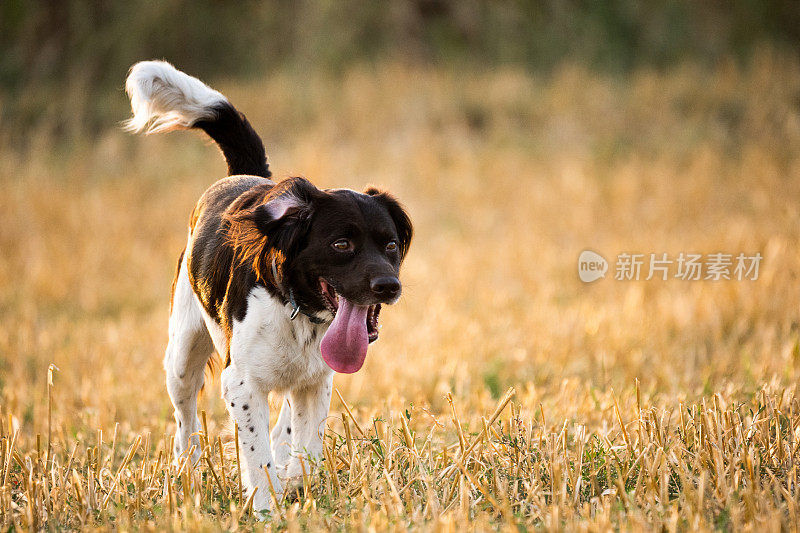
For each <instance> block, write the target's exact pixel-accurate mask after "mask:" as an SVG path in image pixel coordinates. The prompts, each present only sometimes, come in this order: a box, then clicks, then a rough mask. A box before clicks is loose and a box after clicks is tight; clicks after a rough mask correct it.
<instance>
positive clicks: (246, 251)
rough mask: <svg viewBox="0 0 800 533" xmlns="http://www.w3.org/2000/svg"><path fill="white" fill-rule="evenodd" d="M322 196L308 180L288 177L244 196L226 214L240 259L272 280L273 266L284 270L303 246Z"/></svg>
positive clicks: (229, 237)
mask: <svg viewBox="0 0 800 533" xmlns="http://www.w3.org/2000/svg"><path fill="white" fill-rule="evenodd" d="M319 194H322V192H321V191H320V190H319V189H317V188H316V187H315V186H314V185H313V184H312V183H311V182H310V181H308V180H307V179H305V178H288V179H286V180H283V181H281V182H280V183H278V184H277V185H275V186H273V187H271V188H269V189H266V190H264V189H263V188H261V189H258V188H254V189H251V190H250V191H248V192H247V193H245V194H243V195H242V196H241V197H240V198H239V199H238V200H237V201H236V202H234V204H233V205H231V207H230V208H229V210H228V212H227V213H226V215H225V218H226V219H227V221H228V223H229V227H228V229H227V234H228V239H229V242H230V243H231V245H232V246H233V248H234V250H235V252H236V256H237V258H238V260H239V261H240V262H245V263H251V264H252V266H253V267H254V269H255V270H256V272H257V273H258V275H259V276H260V277H273V276H271V274H272V273H273V272H272V271H273V267H272V265H273V264H274V265H275V268H276V269H277V270H281V266H282V264H283V262H284V261H285V260H286V258H287V257H291V256H292V255H294V253H295V252H296V251H297V250H298V249H299V248H300V246H301V245H302V240H303V238H304V236H305V235H306V234H307V233H308V229H309V227H310V224H311V215H312V213H313V204H314V198H315V197H316V195H319Z"/></svg>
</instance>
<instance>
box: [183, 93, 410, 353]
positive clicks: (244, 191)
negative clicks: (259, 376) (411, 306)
mask: <svg viewBox="0 0 800 533" xmlns="http://www.w3.org/2000/svg"><path fill="white" fill-rule="evenodd" d="M193 127H195V128H199V129H202V130H204V131H205V132H206V133H208V134H209V135H210V136H211V137H212V138H213V139H214V140H215V141H216V143H217V144H218V145H219V146H220V148H221V149H222V151H223V154H224V156H225V159H226V161H227V163H228V172H229V174H230V176H229V177H228V178H225V179H224V180H221V181H219V182H217V183H215V184H214V185H212V186H211V187H210V188H209V189H208V190H207V191H206V192H205V194H203V196H202V197H201V198H200V200H199V202H198V203H197V205H196V207H195V209H194V211H193V213H192V216H191V220H190V235H191V236H190V240H189V245H188V248H187V249H186V250H185V252H184V253H185V254H186V258H187V266H188V273H189V279H190V281H191V284H192V287H193V289H194V291H195V294H197V295H198V297H199V299H200V302H201V304H202V305H203V307H204V309H205V311H206V312H207V313H208V315H209V316H210V317H211V318H212V319H213V320H214V321H215V322H217V323H218V324H220V325H221V326H222V327H223V329H224V330H225V331H226V332H227V333H228V335H230V331H231V327H232V323H233V320H242V319H243V317H244V315H245V313H246V311H247V297H248V295H249V294H250V292H251V290H252V288H253V287H254V286H255V285H256V284H261V285H263V286H264V287H266V289H267V290H268V291H269V293H270V294H271V295H272V296H274V297H276V298H278V299H280V300H281V301H282V302H284V303H295V304H296V305H297V306H299V308H300V310H302V312H303V313H305V314H307V315H309V316H312V317H315V316H316V315H317V314H320V313H323V312H324V311H326V310H328V311H331V312H333V311H334V310H333V309H332V308H331V305H330V302H329V301H326V298H325V295H324V294H323V291H322V290H321V288H320V279H324V280H325V281H326V282H327V283H329V284H330V286H332V287H333V288H334V289H335V291H336V293H338V294H341V295H343V296H344V297H346V298H347V299H348V300H349V301H351V302H354V303H356V304H359V305H365V306H366V305H375V304H380V303H386V302H391V301H394V300H396V299H397V297H398V296H399V294H400V282H399V279H398V276H399V269H400V263H401V262H402V260H403V258H404V256H405V254H406V252H407V250H408V247H409V244H410V243H411V238H412V234H413V230H412V225H411V221H410V219H409V217H408V215H407V214H406V212H405V210H404V209H403V208H402V207H401V205H400V204H399V203H398V202H397V200H396V199H394V198H393V197H392V196H391V195H389V194H388V193H386V192H381V191H379V190H378V189H375V188H368V189H367V190H366V191H365V193H363V194H362V193H358V192H355V191H351V190H346V189H331V190H321V189H318V188H317V187H315V186H314V185H313V184H312V183H311V182H310V181H308V180H307V179H304V178H300V177H293V178H288V179H285V180H283V181H281V182H279V183H277V184H275V183H273V182H272V181H270V180H269V179H267V178H268V177H269V176H270V171H269V167H268V165H267V160H266V156H265V151H264V146H263V144H262V142H261V139H260V138H259V137H258V135H257V134H256V133H255V131H254V130H253V128H252V127H251V126H250V124H249V123H248V122H247V119H246V118H245V117H244V115H243V114H241V113H240V112H238V111H236V109H234V108H233V106H231V105H230V104H225V105H222V106H220V107H219V109H218V113H217V119H215V120H203V121H198V122H197V123H195V124H194V125H193ZM285 198H290V204H291V206H290V208H289V209H288V210H286V212H285V213H283V214H282V216H279V217H277V218H276V217H275V216H274V212H273V211H272V210H270V209H269V205H270V204H271V202H274V201H275V200H278V199H285ZM342 240H345V241H346V242H348V243H349V245H350V248H349V249H347V250H339V249H337V248H335V247H334V244H335V243H337V242H340V241H342ZM391 243H395V245H394V246H393V245H392V244H391ZM183 255H184V254H181V257H183ZM179 265H180V260H179ZM292 300H294V302H292ZM374 318H375V320H377V316H376V317H374ZM226 364H227V363H226Z"/></svg>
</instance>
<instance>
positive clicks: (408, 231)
mask: <svg viewBox="0 0 800 533" xmlns="http://www.w3.org/2000/svg"><path fill="white" fill-rule="evenodd" d="M364 193H365V194H368V195H370V196H372V197H373V198H375V199H376V200H377V201H379V202H380V203H381V204H382V205H383V206H384V207H385V208H386V210H387V211H388V212H389V216H391V217H392V221H394V226H395V228H397V239H398V243H397V245H398V246H399V247H400V258H401V259H403V258H405V256H406V252H408V247H409V246H411V238H412V237H413V235H414V227H413V226H412V225H411V219H410V218H409V216H408V213H406V211H405V209H403V206H402V205H400V202H398V201H397V199H396V198H395V197H394V196H392V195H391V194H389V193H388V192H385V191H381V190H379V189H376V188H375V187H368V188H367V189H366V190H365V191H364Z"/></svg>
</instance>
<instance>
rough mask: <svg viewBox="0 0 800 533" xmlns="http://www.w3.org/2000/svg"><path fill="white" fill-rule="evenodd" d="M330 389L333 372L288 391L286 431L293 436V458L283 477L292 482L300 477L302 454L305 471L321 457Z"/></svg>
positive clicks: (329, 403) (331, 387)
mask: <svg viewBox="0 0 800 533" xmlns="http://www.w3.org/2000/svg"><path fill="white" fill-rule="evenodd" d="M332 390H333V373H332V372H331V373H330V374H328V375H327V376H326V377H325V378H324V379H323V380H321V381H320V382H319V383H317V384H315V385H312V386H309V387H305V388H300V389H293V390H292V391H291V393H290V394H289V397H290V398H291V405H292V411H291V412H292V423H291V426H290V427H289V428H287V432H290V433H291V438H292V457H291V458H290V459H289V463H288V465H287V467H286V478H287V479H289V480H291V483H292V484H293V485H296V484H298V482H300V481H301V480H302V475H303V467H302V466H301V464H300V458H301V457H302V459H303V461H304V462H305V465H306V471H307V472H309V473H310V470H311V466H312V465H313V464H314V463H315V462H317V461H318V460H319V459H320V458H321V457H322V438H323V436H324V435H325V420H326V419H327V417H328V409H329V408H330V405H331V391H332Z"/></svg>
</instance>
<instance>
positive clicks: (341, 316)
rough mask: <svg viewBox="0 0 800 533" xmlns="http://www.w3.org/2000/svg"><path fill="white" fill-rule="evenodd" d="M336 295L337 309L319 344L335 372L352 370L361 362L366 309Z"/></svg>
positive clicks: (364, 353)
mask: <svg viewBox="0 0 800 533" xmlns="http://www.w3.org/2000/svg"><path fill="white" fill-rule="evenodd" d="M368 310H369V307H361V306H358V305H353V304H351V303H350V302H348V301H347V300H346V299H345V298H343V297H342V296H341V295H340V296H339V309H337V310H336V316H335V317H334V318H333V322H331V325H330V327H328V331H326V332H325V336H324V337H322V342H320V345H319V348H320V351H322V358H323V359H324V360H325V362H326V363H328V366H329V367H331V368H332V369H333V370H335V371H336V372H340V373H342V374H352V373H353V372H357V371H358V369H360V368H361V366H362V365H363V364H364V359H365V358H366V357H367V346H368V345H369V337H368V336H367V311H368Z"/></svg>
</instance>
